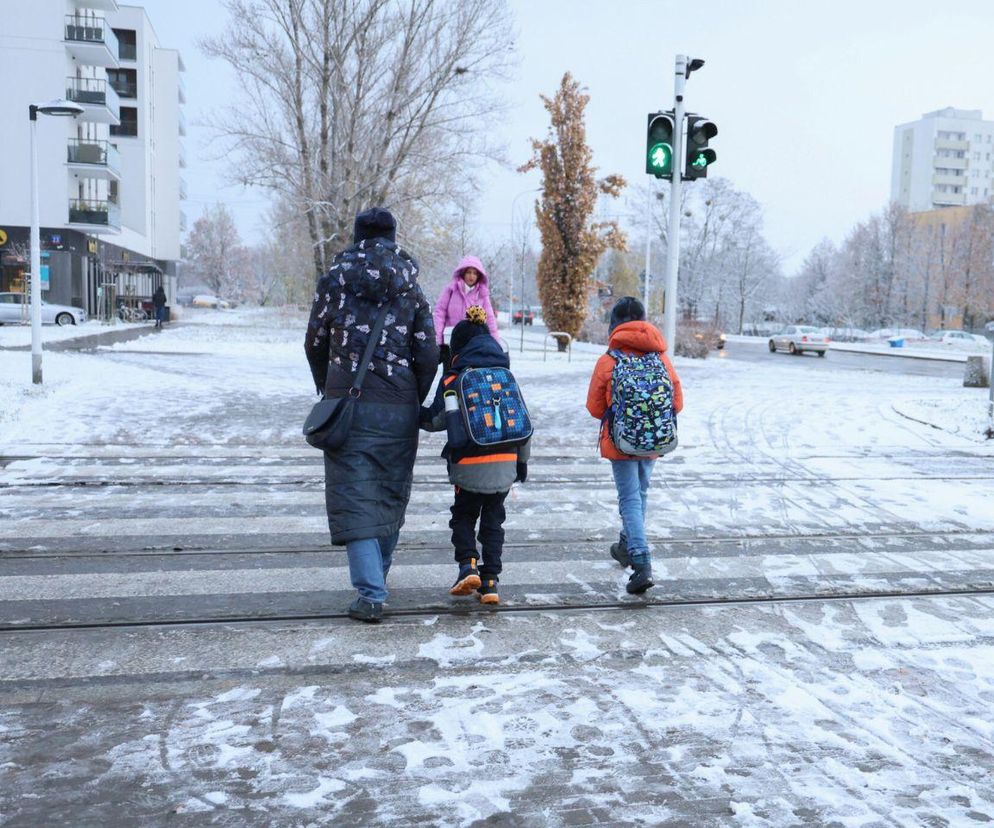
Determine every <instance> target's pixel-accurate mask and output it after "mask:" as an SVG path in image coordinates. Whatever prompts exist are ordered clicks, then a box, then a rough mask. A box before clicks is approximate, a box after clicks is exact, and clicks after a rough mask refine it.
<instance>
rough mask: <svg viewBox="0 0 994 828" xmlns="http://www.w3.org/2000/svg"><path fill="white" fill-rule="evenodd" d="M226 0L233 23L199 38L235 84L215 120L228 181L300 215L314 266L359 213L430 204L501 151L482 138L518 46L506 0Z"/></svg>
mask: <svg viewBox="0 0 994 828" xmlns="http://www.w3.org/2000/svg"><path fill="white" fill-rule="evenodd" d="M223 2H224V5H225V7H226V9H227V10H228V13H229V16H230V23H229V26H228V28H227V30H226V31H225V32H224V33H223V34H222V35H219V36H216V37H209V38H205V39H204V40H203V41H202V46H203V48H204V50H205V52H206V53H207V54H208V55H210V56H212V57H217V58H221V59H222V60H224V61H226V62H227V63H228V64H230V65H231V67H232V68H233V69H234V70H235V72H236V74H237V76H238V78H239V80H240V83H241V85H242V90H241V94H240V95H239V97H238V100H237V101H236V102H235V103H234V104H233V105H232V106H231V107H230V108H228V109H227V110H225V111H223V112H221V113H219V114H218V115H217V116H216V117H215V118H214V119H213V120H212V121H211V124H212V126H213V127H214V128H215V130H216V132H217V135H218V136H219V137H220V139H221V141H222V144H223V147H224V152H225V153H227V154H230V156H231V158H232V167H231V174H232V177H233V178H234V179H236V180H237V181H240V182H242V183H244V184H254V185H258V186H262V187H265V188H268V189H270V190H272V191H273V192H275V193H277V194H278V195H280V196H281V197H282V198H283V199H284V200H285V201H286V203H288V204H290V205H292V207H293V209H294V210H295V211H296V212H297V213H298V214H299V215H300V216H301V217H302V219H303V221H304V222H305V223H306V226H307V232H308V237H309V238H310V242H311V245H312V266H313V270H314V272H315V273H323V272H324V271H325V270H326V268H327V266H328V264H329V261H330V259H331V257H332V255H333V254H334V252H335V251H336V249H338V248H340V247H341V246H342V245H343V244H344V243H345V242H346V241H347V240H348V239H349V235H350V231H351V227H352V220H353V218H354V216H355V214H356V212H357V211H358V210H359V209H362V208H364V207H368V206H370V205H382V206H388V207H390V208H391V209H392V210H394V211H395V212H396V213H398V214H399V215H400V217H401V218H402V219H405V220H406V219H407V218H408V216H409V215H411V214H416V213H417V212H418V210H427V211H428V212H432V211H434V210H436V209H437V208H438V206H439V205H443V206H444V205H445V204H447V203H449V202H451V201H453V200H455V199H458V198H460V197H461V196H463V195H464V194H465V191H466V189H467V188H469V187H472V185H473V176H472V174H471V169H472V165H471V164H470V162H471V161H472V162H474V163H476V162H478V161H479V159H481V158H486V159H493V158H494V157H495V156H496V155H499V150H498V148H495V147H492V146H490V145H489V144H488V142H487V139H486V138H487V127H488V126H489V125H491V124H492V123H493V122H494V120H495V118H496V117H497V115H498V113H499V111H500V106H501V105H500V101H499V99H498V98H497V97H496V96H495V95H494V94H493V93H492V92H491V91H490V90H491V89H492V85H491V83H490V82H491V81H492V80H494V79H495V78H498V77H502V76H503V75H504V74H505V71H506V70H507V68H508V66H509V59H510V55H511V48H512V43H513V36H512V31H511V25H510V15H509V12H508V10H507V5H506V0H223ZM477 165H478V164H477ZM408 229H411V228H408ZM406 235H407V237H408V238H410V236H411V234H410V233H409V232H408V233H407V234H406Z"/></svg>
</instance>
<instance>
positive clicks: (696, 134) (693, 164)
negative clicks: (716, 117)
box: [684, 115, 718, 181]
mask: <svg viewBox="0 0 994 828" xmlns="http://www.w3.org/2000/svg"><path fill="white" fill-rule="evenodd" d="M717 134H718V127H716V126H715V125H714V123H712V122H711V121H709V120H708V119H707V118H705V117H703V116H701V115H688V116H687V153H686V157H685V159H684V160H685V164H684V178H686V179H688V180H690V181H693V180H695V179H698V178H707V177H708V167H710V166H711V165H712V164H713V163H714V162H715V161H717V160H718V154H717V153H716V152H715V151H714V150H713V149H711V148H710V147H709V146H708V142H709V141H710V140H711V139H712V138H714V136H715V135H717Z"/></svg>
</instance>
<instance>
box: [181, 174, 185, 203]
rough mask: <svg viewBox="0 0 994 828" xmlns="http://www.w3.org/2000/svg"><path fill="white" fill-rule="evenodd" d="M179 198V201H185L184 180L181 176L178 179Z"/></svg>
mask: <svg viewBox="0 0 994 828" xmlns="http://www.w3.org/2000/svg"><path fill="white" fill-rule="evenodd" d="M179 197H180V199H181V200H183V201H186V179H185V178H183V176H180V178H179Z"/></svg>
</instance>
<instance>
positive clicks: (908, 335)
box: [870, 328, 928, 341]
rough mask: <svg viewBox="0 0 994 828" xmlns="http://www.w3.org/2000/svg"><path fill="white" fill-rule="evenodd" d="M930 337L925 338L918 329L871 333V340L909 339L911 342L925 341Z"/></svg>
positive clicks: (879, 329) (890, 329) (893, 329)
mask: <svg viewBox="0 0 994 828" xmlns="http://www.w3.org/2000/svg"><path fill="white" fill-rule="evenodd" d="M927 338H928V337H926V336H925V334H924V332H923V331H919V330H917V329H916V328H878V329H877V330H875V331H871V332H870V339H909V340H923V341H924V340H925V339H927Z"/></svg>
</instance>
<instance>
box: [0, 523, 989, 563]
mask: <svg viewBox="0 0 994 828" xmlns="http://www.w3.org/2000/svg"><path fill="white" fill-rule="evenodd" d="M440 531H442V530H440ZM938 537H944V538H945V537H948V538H969V537H977V538H980V539H983V538H989V539H990V542H991V543H992V544H994V531H991V530H986V529H969V528H963V529H942V530H935V531H929V530H882V531H865V530H863V531H860V530H853V531H846V532H784V533H779V534H772V533H742V534H735V535H729V534H724V535H696V536H688V537H673V536H667V535H654V534H650V535H649V536H648V540H649V541H650V543H652V544H654V545H659V546H665V545H667V544H668V545H672V546H689V547H695V546H715V545H727V544H736V543H761V542H764V541H765V542H769V543H791V542H797V543H811V542H818V541H823V542H828V543H831V542H844V541H852V542H859V541H860V540H864V539H865V540H868V541H886V540H903V541H915V540H921V541H930V540H932V539H934V538H938ZM613 539H614V536H613V534H612V535H611V537H610V538H607V539H605V537H603V535H602V534H601V535H596V534H588V535H574V536H571V537H557V538H554V539H550V538H541V539H512V538H508V539H507V540H506V541H505V542H504V548H506V549H540V548H544V547H548V546H549V545H550V543H555V544H556V545H557V546H565V547H569V546H577V545H590V544H608V543H610V542H611V541H612V540H613ZM438 545H439V544H438V542H437V541H434V540H424V541H418V540H407V541H405V542H402V543H401V544H400V545H399V546H398V551H399V552H403V551H404V550H409V551H424V550H427V549H432V548H437V547H438ZM330 549H331V547H330V546H328V545H319V546H302V547H295V548H292V549H291V548H287V547H281V546H257V547H256V546H248V547H223V548H222V547H212V546H180V545H175V546H173V545H168V546H162V547H149V548H145V549H126V550H121V551H114V550H90V549H86V550H72V549H44V550H40V549H0V560H3V559H4V558H6V559H8V560H14V559H16V560H31V559H36V558H37V559H52V558H72V559H82V558H104V559H106V558H111V557H113V558H132V557H134V558H140V557H150V556H152V557H156V556H167V557H172V556H182V555H211V556H232V557H238V556H246V557H250V556H254V555H318V554H320V555H325V554H327V553H328V551H329V550H330Z"/></svg>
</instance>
